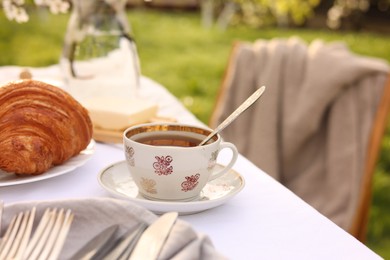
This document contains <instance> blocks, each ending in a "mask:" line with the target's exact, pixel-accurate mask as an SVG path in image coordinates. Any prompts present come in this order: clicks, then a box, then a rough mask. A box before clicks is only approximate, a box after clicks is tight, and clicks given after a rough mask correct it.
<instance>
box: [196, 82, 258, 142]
mask: <svg viewBox="0 0 390 260" xmlns="http://www.w3.org/2000/svg"><path fill="white" fill-rule="evenodd" d="M264 90H265V86H262V87H260V88H259V89H258V90H256V91H255V92H254V93H253V94H252V95H251V96H250V97H249V98H248V99H247V100H245V101H244V103H242V104H241V105H240V106H239V107H238V108H237V109H236V110H235V111H234V112H233V113H231V114H230V116H228V117H227V118H226V119H225V120H224V121H223V122H222V123H221V124H220V125H218V126H217V128H215V129H214V131H212V132H211V133H210V134H209V135H208V136H207V137H206V138H205V139H204V140H203V141H202V142H201V143H200V144H199V146H202V145H204V144H205V143H207V141H209V140H210V139H211V138H212V137H213V136H214V135H216V134H218V133H219V132H221V131H222V130H223V129H225V127H227V126H228V125H230V123H231V122H233V121H234V120H235V119H236V118H237V117H238V116H239V115H240V114H241V113H242V112H244V111H245V110H247V109H248V108H249V107H250V106H251V105H252V104H253V103H255V101H256V100H258V99H259V97H261V95H262V94H263V93H264Z"/></svg>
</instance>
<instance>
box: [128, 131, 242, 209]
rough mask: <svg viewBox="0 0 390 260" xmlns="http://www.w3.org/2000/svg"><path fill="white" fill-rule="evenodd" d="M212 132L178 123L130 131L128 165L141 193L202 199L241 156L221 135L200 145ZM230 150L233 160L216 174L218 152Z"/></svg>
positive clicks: (157, 197)
mask: <svg viewBox="0 0 390 260" xmlns="http://www.w3.org/2000/svg"><path fill="white" fill-rule="evenodd" d="M210 133H211V130H210V129H207V128H203V127H199V126H192V125H185V124H177V123H149V124H141V125H136V126H133V127H130V128H128V129H126V130H125V131H124V134H123V144H124V151H125V156H126V162H127V166H128V169H129V171H130V174H131V176H132V178H133V180H134V182H135V183H136V185H137V187H138V189H139V193H140V194H141V195H142V196H143V197H145V198H147V199H151V200H167V201H191V200H196V199H198V198H199V196H200V193H201V190H202V189H203V188H204V186H205V185H206V184H207V182H209V181H211V180H213V179H215V178H217V177H219V176H221V175H223V174H224V173H226V172H228V171H229V170H230V169H231V168H232V166H233V165H234V163H235V162H236V160H237V157H238V151H237V148H236V146H235V145H234V144H232V143H228V142H224V141H222V138H221V136H220V135H215V136H214V137H213V138H212V139H211V140H209V141H208V142H207V143H206V144H205V145H202V146H198V145H199V144H200V142H201V141H202V140H203V139H205V138H206V137H207V136H208V135H209V134H210ZM226 148H228V149H230V150H231V151H232V157H231V160H230V162H229V163H228V165H227V166H224V167H222V169H220V167H218V169H219V170H218V172H216V171H214V166H215V165H216V162H217V157H218V153H219V151H220V150H222V149H226ZM216 169H217V167H216Z"/></svg>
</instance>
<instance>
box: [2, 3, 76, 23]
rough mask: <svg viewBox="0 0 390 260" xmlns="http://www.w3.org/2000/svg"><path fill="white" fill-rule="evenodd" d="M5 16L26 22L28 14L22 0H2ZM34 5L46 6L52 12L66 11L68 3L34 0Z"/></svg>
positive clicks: (68, 6) (19, 21)
mask: <svg viewBox="0 0 390 260" xmlns="http://www.w3.org/2000/svg"><path fill="white" fill-rule="evenodd" d="M2 2H3V9H4V13H5V16H6V17H7V19H8V20H10V21H12V20H15V21H16V22H18V23H24V22H27V21H28V19H29V16H28V14H27V12H26V9H25V8H24V4H25V1H24V0H2ZM34 3H35V5H36V6H42V7H47V8H48V9H49V11H50V12H51V13H52V14H60V13H67V12H68V11H69V9H70V4H69V2H68V1H66V0H34Z"/></svg>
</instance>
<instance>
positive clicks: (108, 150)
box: [0, 66, 380, 260]
mask: <svg viewBox="0 0 390 260" xmlns="http://www.w3.org/2000/svg"><path fill="white" fill-rule="evenodd" d="M19 71H20V68H18V67H0V82H2V81H6V80H9V79H17V78H18V74H19ZM31 71H32V72H33V75H36V76H37V78H39V77H42V78H45V79H54V80H60V78H59V71H58V67H57V66H51V67H48V68H41V69H31ZM140 92H141V93H140V94H141V96H142V97H145V98H149V99H152V100H154V101H156V102H157V103H158V104H159V105H160V115H164V116H174V117H175V118H177V119H178V121H180V122H185V123H191V124H199V125H202V123H201V122H199V121H198V120H197V119H196V118H195V117H194V116H193V115H192V114H191V113H190V112H188V111H187V110H186V109H185V108H184V107H183V106H182V105H181V103H180V102H179V101H178V100H177V99H176V98H175V97H173V96H172V95H171V94H170V93H169V92H168V91H167V90H166V89H165V88H164V87H162V86H161V85H159V84H158V83H156V82H154V81H152V80H150V79H148V78H145V77H143V78H142V82H141V89H140ZM221 157H222V158H221V160H220V162H221V163H224V162H227V161H228V159H229V154H224V153H223V154H222V156H221ZM124 158H125V157H124V154H123V152H122V149H121V147H120V146H117V145H111V144H100V143H98V144H97V145H96V151H95V153H94V155H93V156H92V158H91V159H90V160H89V161H88V162H87V163H86V164H85V165H83V166H81V167H80V168H77V169H76V170H74V171H72V172H70V173H68V174H65V175H61V176H58V177H55V178H51V179H46V180H42V181H39V182H34V183H27V184H21V185H15V186H8V187H0V199H1V200H3V201H4V202H5V203H6V204H7V203H14V202H19V201H29V200H48V199H66V198H88V197H107V196H110V194H109V193H108V192H107V191H105V190H104V189H103V188H102V187H101V186H100V185H99V183H98V181H97V175H98V173H99V172H100V171H101V169H103V168H104V167H106V166H107V165H109V164H112V163H114V162H117V161H121V160H124ZM233 168H234V169H235V170H236V171H237V172H238V173H240V174H241V175H242V176H243V177H244V178H245V181H246V186H245V187H244V189H243V190H242V191H241V192H240V193H239V194H237V195H236V196H235V197H233V198H232V199H231V200H229V201H227V202H226V203H225V204H223V205H221V206H219V207H217V208H213V209H209V210H207V211H204V212H200V213H196V214H193V215H186V216H180V218H182V219H183V220H185V221H188V222H189V223H191V224H192V225H193V227H194V228H195V229H196V230H197V231H199V232H202V233H205V234H207V235H209V236H210V238H211V240H212V241H213V243H214V245H215V247H216V248H217V249H218V250H219V251H220V252H221V253H223V254H225V255H226V256H227V257H229V258H230V259H246V260H249V259H380V257H379V256H378V255H377V254H375V253H374V252H373V251H371V250H370V249H369V248H367V247H366V246H365V245H363V244H362V243H360V242H359V241H358V240H356V239H355V238H354V237H352V236H350V235H349V234H348V233H346V232H345V231H344V230H342V229H341V228H339V227H338V226H336V225H335V224H333V223H332V222H331V221H330V220H328V219H327V218H325V217H324V216H322V215H321V214H320V213H318V212H317V211H316V210H315V209H313V208H312V207H311V206H309V205H308V204H306V203H305V202H304V201H302V200H301V199H300V198H298V197H297V196H295V195H294V194H293V193H292V192H290V191H289V190H288V189H286V188H285V187H284V186H282V185H281V184H280V183H278V182H276V181H275V180H274V179H272V178H271V177H269V176H268V175H267V174H266V173H264V172H263V171H262V170H261V169H259V168H257V167H256V166H255V165H253V164H252V163H251V162H250V161H248V160H247V159H246V158H244V157H243V156H241V155H240V156H239V158H238V161H237V163H236V164H235V166H234V167H233Z"/></svg>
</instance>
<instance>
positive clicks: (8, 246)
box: [0, 207, 36, 259]
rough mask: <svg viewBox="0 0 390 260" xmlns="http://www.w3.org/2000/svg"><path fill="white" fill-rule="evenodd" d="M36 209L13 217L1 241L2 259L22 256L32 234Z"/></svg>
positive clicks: (0, 257) (0, 255)
mask: <svg viewBox="0 0 390 260" xmlns="http://www.w3.org/2000/svg"><path fill="white" fill-rule="evenodd" d="M35 211H36V209H35V207H34V208H32V210H31V211H25V212H20V213H19V214H17V215H15V216H14V217H13V218H12V220H11V223H10V225H9V226H8V228H7V231H6V232H5V234H4V237H3V238H2V240H1V243H0V252H1V253H0V259H19V258H20V257H21V256H22V254H23V252H24V250H25V249H26V247H27V243H28V239H29V238H30V235H31V231H32V226H33V221H34V217H35Z"/></svg>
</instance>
